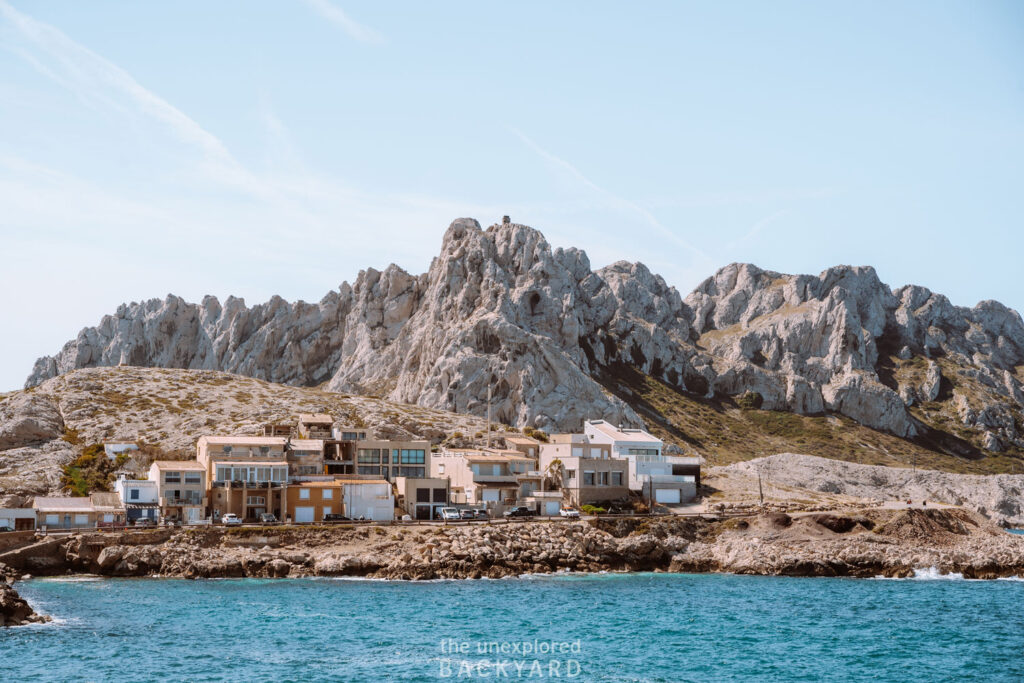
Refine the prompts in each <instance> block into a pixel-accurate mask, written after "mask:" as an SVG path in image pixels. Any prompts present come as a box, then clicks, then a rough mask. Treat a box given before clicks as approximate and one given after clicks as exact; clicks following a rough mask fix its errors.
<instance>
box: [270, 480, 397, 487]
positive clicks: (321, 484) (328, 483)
mask: <svg viewBox="0 0 1024 683" xmlns="http://www.w3.org/2000/svg"><path fill="white" fill-rule="evenodd" d="M342 484H389V485H390V484H391V482H389V481H388V480H387V479H335V480H334V481H304V482H301V483H297V484H289V486H290V487H294V488H299V489H309V488H313V489H323V488H331V487H335V486H341V485H342Z"/></svg>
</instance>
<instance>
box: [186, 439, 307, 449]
mask: <svg viewBox="0 0 1024 683" xmlns="http://www.w3.org/2000/svg"><path fill="white" fill-rule="evenodd" d="M199 441H205V442H206V443H209V444H215V445H216V444H224V445H225V446H235V445H248V444H251V445H253V446H281V447H282V448H283V447H284V445H285V444H286V443H288V437H286V436H201V437H199Z"/></svg>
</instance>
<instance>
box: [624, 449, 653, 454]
mask: <svg viewBox="0 0 1024 683" xmlns="http://www.w3.org/2000/svg"><path fill="white" fill-rule="evenodd" d="M629 454H630V455H657V454H658V449H657V448H630V449H629Z"/></svg>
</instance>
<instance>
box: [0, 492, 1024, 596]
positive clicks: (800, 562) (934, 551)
mask: <svg viewBox="0 0 1024 683" xmlns="http://www.w3.org/2000/svg"><path fill="white" fill-rule="evenodd" d="M0 564H2V565H6V568H7V569H6V571H7V572H8V574H9V575H12V576H24V575H26V574H30V575H36V576H53V575H63V574H68V573H89V574H98V575H102V576H159V577H180V578H220V577H308V576H358V577H369V578H379V579H407V580H423V579H466V578H483V577H488V578H501V577H506V576H517V575H521V574H532V573H551V572H558V571H576V572H599V571H669V572H730V573H738V574H765V575H786V576H852V577H868V576H888V577H900V576H910V575H912V574H913V572H914V570H915V569H921V568H929V567H934V568H936V569H938V570H939V571H940V572H943V573H948V572H954V573H959V574H963V575H964V576H965V577H967V578H997V577H1005V576H1024V536H1014V535H1012V534H1008V533H1006V532H1005V531H1004V530H1002V529H1000V528H999V527H997V526H996V525H994V524H992V523H991V522H989V521H988V520H986V519H985V518H983V517H981V516H979V515H977V514H975V513H973V512H970V511H967V510H963V509H959V508H943V509H928V510H921V509H905V510H888V509H876V510H858V511H848V512H820V513H803V514H793V515H789V514H785V513H764V514H752V515H748V516H743V517H730V518H697V517H670V516H666V517H651V518H644V517H634V518H618V519H594V520H585V521H575V522H565V521H561V522H522V523H512V524H507V523H493V524H479V525H457V526H351V525H345V526H315V527H259V528H236V529H224V528H220V527H213V528H209V527H198V528H186V529H156V530H147V531H122V532H104V533H82V534H74V535H70V536H51V537H48V538H43V539H41V540H37V541H35V542H32V543H29V544H27V545H25V546H22V547H18V548H15V549H13V550H9V551H7V552H4V553H0Z"/></svg>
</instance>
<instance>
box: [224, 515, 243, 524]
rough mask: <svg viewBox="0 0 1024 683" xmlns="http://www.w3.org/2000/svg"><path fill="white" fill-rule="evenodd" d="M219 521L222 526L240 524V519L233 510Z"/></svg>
mask: <svg viewBox="0 0 1024 683" xmlns="http://www.w3.org/2000/svg"><path fill="white" fill-rule="evenodd" d="M220 523H221V524H223V525H224V526H241V525H242V520H241V518H239V516H238V515H236V514H235V513H233V512H229V513H228V514H226V515H224V516H223V517H221V518H220Z"/></svg>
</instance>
